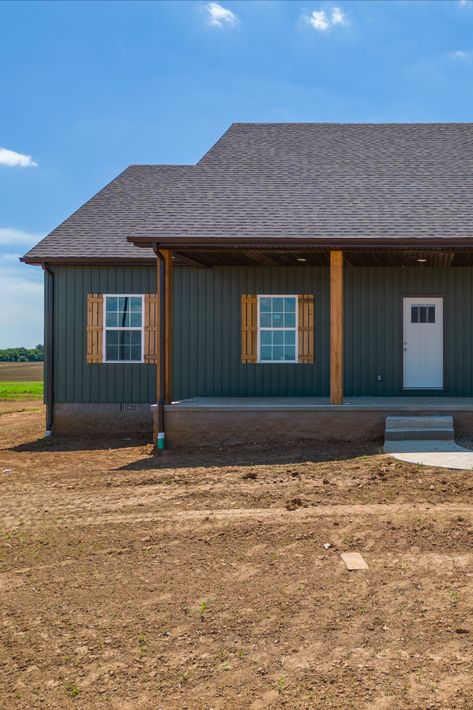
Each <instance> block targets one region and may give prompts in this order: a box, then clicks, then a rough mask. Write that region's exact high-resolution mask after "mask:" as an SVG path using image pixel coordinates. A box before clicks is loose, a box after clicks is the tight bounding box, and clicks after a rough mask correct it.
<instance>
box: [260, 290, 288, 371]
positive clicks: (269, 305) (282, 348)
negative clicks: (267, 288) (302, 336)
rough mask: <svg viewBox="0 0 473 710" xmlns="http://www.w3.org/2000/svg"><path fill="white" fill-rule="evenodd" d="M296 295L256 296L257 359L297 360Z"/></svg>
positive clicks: (266, 360)
mask: <svg viewBox="0 0 473 710" xmlns="http://www.w3.org/2000/svg"><path fill="white" fill-rule="evenodd" d="M296 333H297V296H258V362H297V337H296Z"/></svg>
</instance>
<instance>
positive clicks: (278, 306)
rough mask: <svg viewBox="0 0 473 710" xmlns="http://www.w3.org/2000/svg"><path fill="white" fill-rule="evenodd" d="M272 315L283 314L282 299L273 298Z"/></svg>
mask: <svg viewBox="0 0 473 710" xmlns="http://www.w3.org/2000/svg"><path fill="white" fill-rule="evenodd" d="M272 301H273V313H283V312H284V298H273V299H272Z"/></svg>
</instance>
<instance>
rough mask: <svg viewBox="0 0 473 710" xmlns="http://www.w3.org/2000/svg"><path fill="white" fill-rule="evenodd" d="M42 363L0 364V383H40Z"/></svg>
mask: <svg viewBox="0 0 473 710" xmlns="http://www.w3.org/2000/svg"><path fill="white" fill-rule="evenodd" d="M42 379H43V363H42V362H0V382H40V381H41V380H42Z"/></svg>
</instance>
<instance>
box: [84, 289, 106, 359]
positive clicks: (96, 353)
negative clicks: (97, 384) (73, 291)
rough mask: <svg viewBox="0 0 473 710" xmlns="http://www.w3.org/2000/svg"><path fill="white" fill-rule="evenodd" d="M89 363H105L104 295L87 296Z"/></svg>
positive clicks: (90, 294)
mask: <svg viewBox="0 0 473 710" xmlns="http://www.w3.org/2000/svg"><path fill="white" fill-rule="evenodd" d="M87 362H88V363H89V364H92V363H96V362H103V295H102V294H101V293H89V294H88V295H87Z"/></svg>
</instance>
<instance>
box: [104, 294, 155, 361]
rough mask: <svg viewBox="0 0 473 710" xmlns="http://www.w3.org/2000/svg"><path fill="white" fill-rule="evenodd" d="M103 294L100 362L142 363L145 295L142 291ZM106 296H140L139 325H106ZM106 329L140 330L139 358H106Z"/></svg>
mask: <svg viewBox="0 0 473 710" xmlns="http://www.w3.org/2000/svg"><path fill="white" fill-rule="evenodd" d="M102 295H103V313H102V319H103V341H102V363H104V364H105V365H140V364H142V363H144V361H145V360H144V357H145V352H144V348H145V327H144V320H145V297H144V294H142V293H104V294H102ZM107 298H141V327H140V328H137V327H134V326H125V327H123V328H120V327H115V326H108V327H107ZM108 330H140V331H141V360H107V331H108Z"/></svg>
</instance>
